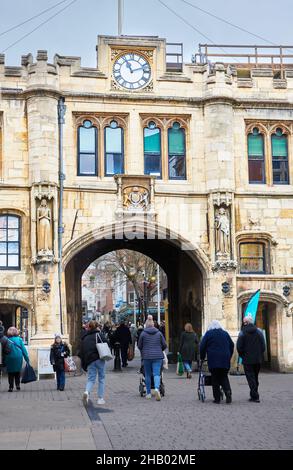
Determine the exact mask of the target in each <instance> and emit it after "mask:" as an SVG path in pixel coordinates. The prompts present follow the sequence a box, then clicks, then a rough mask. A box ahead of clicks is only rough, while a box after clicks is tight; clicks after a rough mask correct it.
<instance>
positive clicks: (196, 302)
mask: <svg viewBox="0 0 293 470" xmlns="http://www.w3.org/2000/svg"><path fill="white" fill-rule="evenodd" d="M134 224H135V236H133V235H134V233H133V232H132V235H131V234H130V236H129V232H128V233H127V234H125V231H124V225H123V223H118V224H113V225H111V226H109V227H102V228H100V229H97V230H94V231H91V232H88V233H86V234H85V235H84V236H82V237H80V238H79V239H76V240H74V241H73V242H70V243H69V244H68V245H67V246H65V248H64V253H63V260H64V261H63V265H64V273H65V291H66V313H67V324H68V333H69V339H70V342H71V344H72V345H73V348H74V349H76V348H78V344H79V337H80V329H81V318H82V305H81V300H82V299H81V278H82V274H83V272H84V271H85V270H86V269H87V267H88V266H89V265H90V263H92V262H93V261H94V260H96V259H97V258H99V257H100V256H102V255H104V254H106V253H108V252H110V251H114V250H119V249H128V250H134V251H139V252H141V253H143V254H145V255H146V256H149V257H150V258H152V259H153V260H154V261H156V262H157V263H158V264H159V265H160V266H161V268H162V269H163V270H164V271H165V273H166V274H167V277H168V292H169V299H168V300H169V325H170V350H172V351H176V350H177V347H178V342H179V337H180V332H181V330H182V328H183V326H184V324H185V322H187V321H191V322H192V323H193V324H194V327H195V328H196V330H197V332H198V333H199V334H201V332H202V331H201V330H202V323H203V304H204V301H203V299H204V291H205V280H206V272H207V264H208V261H207V259H206V257H205V255H204V253H203V252H202V251H201V250H200V249H199V248H197V247H194V246H192V245H191V244H190V243H188V242H187V241H186V240H184V239H183V238H182V237H179V236H178V235H177V234H174V233H171V232H170V231H168V230H165V229H163V228H162V227H159V226H158V225H156V224H152V225H150V224H149V223H148V224H147V226H146V225H145V224H144V223H143V221H135V222H134ZM126 235H127V236H126Z"/></svg>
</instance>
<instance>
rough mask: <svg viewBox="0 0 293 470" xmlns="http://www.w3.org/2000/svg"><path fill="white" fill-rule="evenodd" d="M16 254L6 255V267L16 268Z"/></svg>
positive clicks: (17, 260) (17, 261)
mask: <svg viewBox="0 0 293 470" xmlns="http://www.w3.org/2000/svg"><path fill="white" fill-rule="evenodd" d="M18 263H19V259H18V255H9V256H8V267H9V268H18Z"/></svg>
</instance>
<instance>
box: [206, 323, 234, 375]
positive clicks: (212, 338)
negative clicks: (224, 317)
mask: <svg viewBox="0 0 293 470" xmlns="http://www.w3.org/2000/svg"><path fill="white" fill-rule="evenodd" d="M233 351H234V343H233V341H232V339H231V337H230V335H229V334H228V333H227V331H224V330H222V329H221V328H219V329H214V330H209V331H207V332H206V334H205V335H204V336H203V338H202V340H201V343H200V358H201V360H202V361H203V360H204V359H205V357H206V355H207V357H208V367H209V370H211V369H230V361H231V357H232V355H233Z"/></svg>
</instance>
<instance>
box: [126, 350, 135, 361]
mask: <svg viewBox="0 0 293 470" xmlns="http://www.w3.org/2000/svg"><path fill="white" fill-rule="evenodd" d="M133 359H134V350H133V347H132V346H129V348H128V351H127V360H128V361H132V360H133Z"/></svg>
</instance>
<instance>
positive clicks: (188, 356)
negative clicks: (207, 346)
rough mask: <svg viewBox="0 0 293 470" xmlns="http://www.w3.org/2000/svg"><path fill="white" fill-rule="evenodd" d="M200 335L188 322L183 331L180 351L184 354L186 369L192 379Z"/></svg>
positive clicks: (183, 359)
mask: <svg viewBox="0 0 293 470" xmlns="http://www.w3.org/2000/svg"><path fill="white" fill-rule="evenodd" d="M197 345H198V337H197V335H196V334H195V332H194V331H193V328H192V325H191V323H186V325H185V326H184V331H183V333H181V338H180V346H179V352H180V354H181V356H182V361H183V365H184V369H185V370H186V375H187V378H188V379H191V372H192V361H194V360H195V354H196V351H197Z"/></svg>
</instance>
